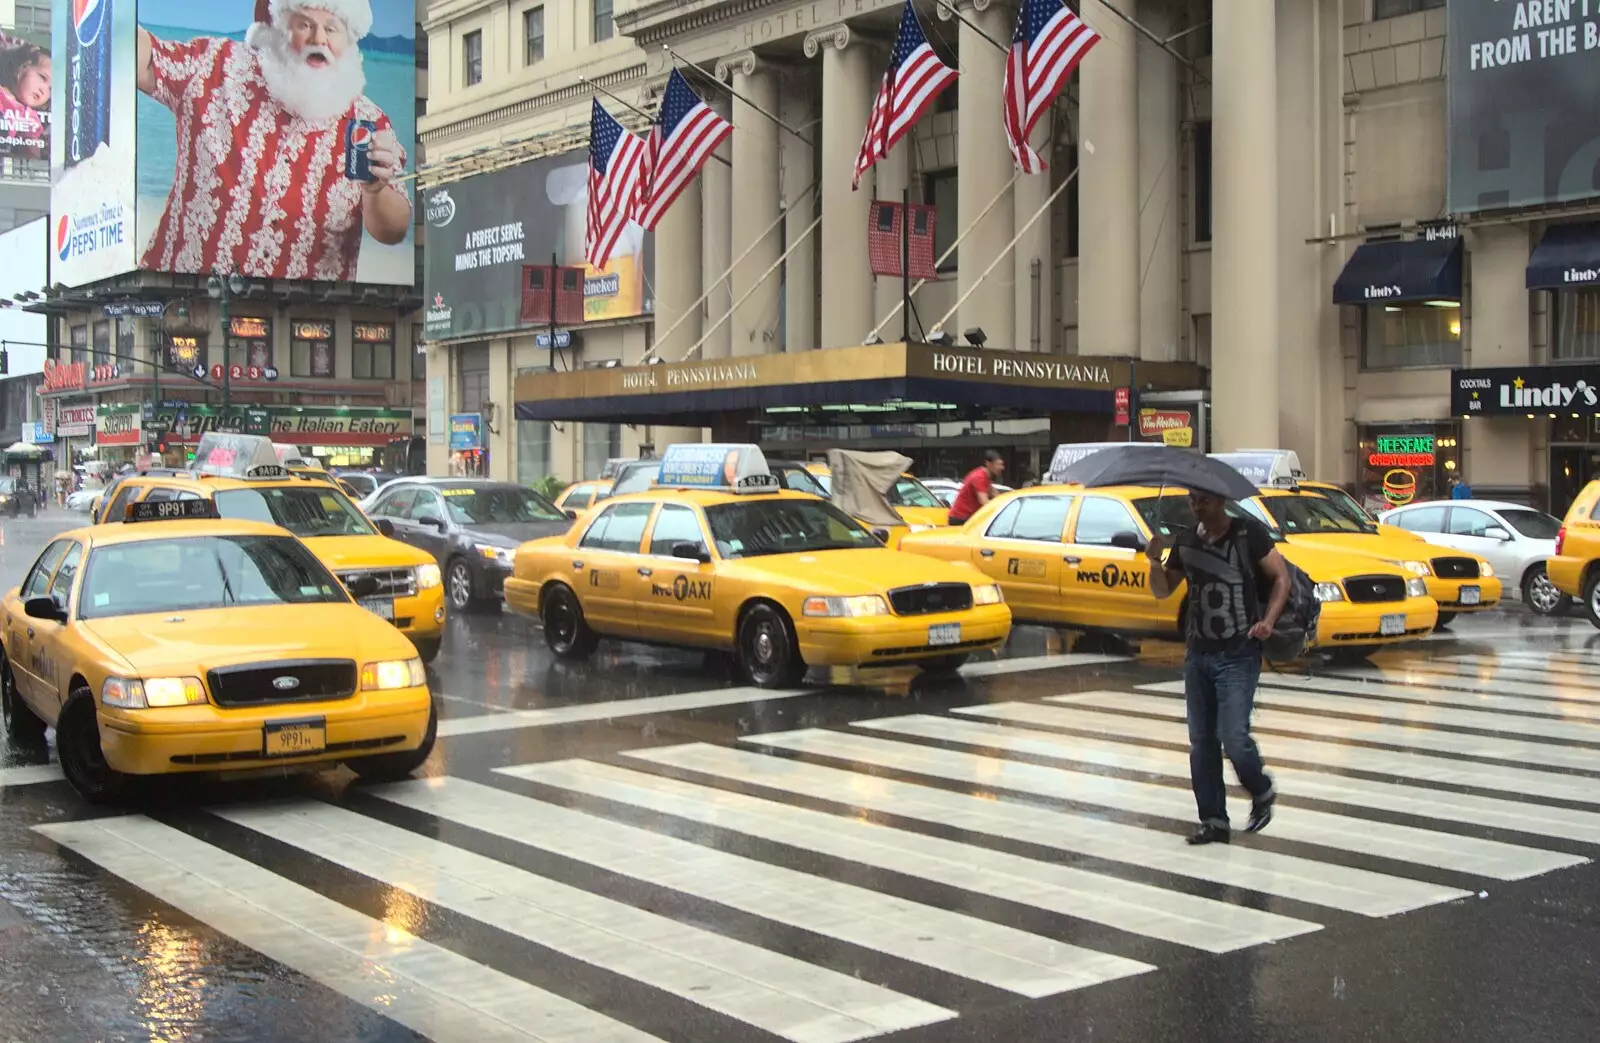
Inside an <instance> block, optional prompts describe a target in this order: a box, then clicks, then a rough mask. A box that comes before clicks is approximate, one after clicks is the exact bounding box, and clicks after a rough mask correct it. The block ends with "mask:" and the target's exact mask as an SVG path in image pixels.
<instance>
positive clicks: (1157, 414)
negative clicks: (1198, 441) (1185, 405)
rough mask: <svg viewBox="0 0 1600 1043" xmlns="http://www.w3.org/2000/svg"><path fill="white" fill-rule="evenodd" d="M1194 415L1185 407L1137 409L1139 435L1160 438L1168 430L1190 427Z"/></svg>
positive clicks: (1192, 423)
mask: <svg viewBox="0 0 1600 1043" xmlns="http://www.w3.org/2000/svg"><path fill="white" fill-rule="evenodd" d="M1193 425H1194V416H1193V414H1191V413H1190V412H1189V411H1188V410H1187V409H1141V410H1139V437H1141V438H1152V439H1154V438H1161V437H1162V436H1163V435H1164V434H1166V432H1168V431H1178V430H1183V429H1185V428H1191V427H1193Z"/></svg>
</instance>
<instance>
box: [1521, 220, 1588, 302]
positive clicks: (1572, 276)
mask: <svg viewBox="0 0 1600 1043" xmlns="http://www.w3.org/2000/svg"><path fill="white" fill-rule="evenodd" d="M1581 286H1600V223H1595V222H1591V221H1585V222H1581V223H1579V224H1572V225H1555V226H1553V227H1551V228H1549V229H1547V230H1546V231H1545V233H1544V237H1543V238H1542V239H1540V240H1539V245H1538V246H1536V247H1534V248H1533V256H1532V257H1530V258H1528V289H1530V290H1565V289H1571V288H1575V287H1581Z"/></svg>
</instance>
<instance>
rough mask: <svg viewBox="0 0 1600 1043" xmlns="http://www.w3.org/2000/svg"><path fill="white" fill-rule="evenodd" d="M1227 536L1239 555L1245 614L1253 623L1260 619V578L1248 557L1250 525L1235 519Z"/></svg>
mask: <svg viewBox="0 0 1600 1043" xmlns="http://www.w3.org/2000/svg"><path fill="white" fill-rule="evenodd" d="M1229 535H1230V536H1231V537H1232V538H1233V540H1232V542H1233V546H1234V549H1235V550H1236V551H1238V554H1239V572H1240V574H1241V575H1243V576H1244V603H1245V612H1246V614H1247V615H1248V616H1249V617H1250V621H1251V622H1252V623H1253V622H1255V621H1256V620H1258V619H1260V618H1261V576H1260V575H1259V574H1258V573H1257V572H1256V563H1255V559H1253V558H1251V557H1250V523H1249V521H1247V520H1246V519H1244V518H1235V519H1234V520H1233V525H1232V526H1231V527H1230V531H1229Z"/></svg>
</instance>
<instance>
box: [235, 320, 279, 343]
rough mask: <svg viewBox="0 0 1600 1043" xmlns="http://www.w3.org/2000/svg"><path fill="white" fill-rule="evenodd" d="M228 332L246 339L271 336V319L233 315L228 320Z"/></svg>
mask: <svg viewBox="0 0 1600 1043" xmlns="http://www.w3.org/2000/svg"><path fill="white" fill-rule="evenodd" d="M228 332H229V333H230V334H231V335H233V336H235V337H241V338H244V339H246V340H260V339H262V338H265V337H270V336H272V320H271V319H260V318H257V317H255V316H254V315H235V316H233V317H232V318H230V319H229V320H228Z"/></svg>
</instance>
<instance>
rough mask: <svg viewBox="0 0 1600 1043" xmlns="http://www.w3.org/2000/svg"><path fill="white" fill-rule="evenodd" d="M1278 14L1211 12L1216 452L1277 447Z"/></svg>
mask: <svg viewBox="0 0 1600 1043" xmlns="http://www.w3.org/2000/svg"><path fill="white" fill-rule="evenodd" d="M1275 7H1276V5H1275V4H1272V3H1262V2H1259V0H1257V2H1246V0H1217V2H1216V5H1215V7H1214V8H1213V19H1214V21H1213V25H1212V39H1213V40H1214V41H1215V44H1214V49H1215V50H1214V54H1213V58H1212V74H1211V75H1212V81H1213V82H1212V95H1211V96H1212V103H1211V104H1212V116H1211V127H1212V130H1211V134H1212V149H1211V156H1212V159H1211V186H1212V187H1211V192H1212V205H1211V210H1212V225H1213V232H1212V243H1211V343H1212V349H1211V360H1212V371H1211V389H1212V390H1211V402H1212V414H1211V415H1212V421H1211V430H1212V441H1213V448H1214V450H1215V451H1218V452H1226V451H1228V450H1233V449H1238V448H1240V447H1241V446H1276V445H1277V444H1278V438H1279V425H1278V401H1279V392H1278V310H1279V309H1278V208H1277V204H1276V200H1277V198H1278V121H1277V96H1278V75H1277V11H1276V9H1275ZM1097 57H1098V56H1097ZM1084 64H1085V65H1087V64H1088V63H1087V62H1085V63H1084Z"/></svg>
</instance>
